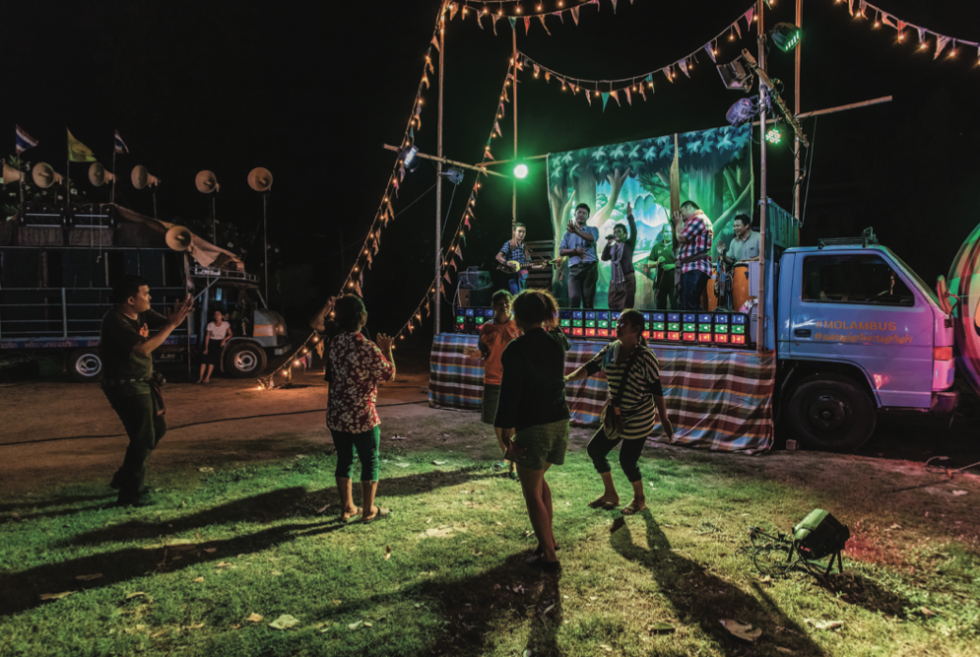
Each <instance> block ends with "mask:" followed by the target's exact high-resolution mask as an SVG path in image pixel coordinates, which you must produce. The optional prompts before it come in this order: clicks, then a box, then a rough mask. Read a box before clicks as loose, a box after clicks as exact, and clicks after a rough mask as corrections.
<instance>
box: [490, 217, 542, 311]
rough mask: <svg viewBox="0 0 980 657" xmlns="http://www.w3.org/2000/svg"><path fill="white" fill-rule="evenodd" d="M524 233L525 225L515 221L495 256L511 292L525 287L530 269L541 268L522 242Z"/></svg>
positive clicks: (516, 291)
mask: <svg viewBox="0 0 980 657" xmlns="http://www.w3.org/2000/svg"><path fill="white" fill-rule="evenodd" d="M525 235H527V227H526V226H525V225H524V224H522V223H520V222H517V223H515V224H514V227H513V229H512V232H511V237H510V239H509V240H508V241H506V242H504V245H503V246H502V247H500V251H499V252H498V253H497V256H496V259H497V262H498V263H500V266H499V267H498V269H500V271H502V272H504V273H505V274H507V285H508V287H509V288H510V293H511V294H517V293H518V292H520V291H521V290H523V289H525V288H526V287H527V275H528V273H529V271H530V270H531V269H540V268H541V266H539V265H536V264H533V263H532V262H531V252H530V251H528V248H527V244H526V243H525V242H524V237H525Z"/></svg>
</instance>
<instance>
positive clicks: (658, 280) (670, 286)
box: [643, 224, 677, 310]
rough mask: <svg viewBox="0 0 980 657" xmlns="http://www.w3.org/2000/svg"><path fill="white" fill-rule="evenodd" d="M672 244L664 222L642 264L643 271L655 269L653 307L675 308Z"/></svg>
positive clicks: (647, 272)
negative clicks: (644, 262)
mask: <svg viewBox="0 0 980 657" xmlns="http://www.w3.org/2000/svg"><path fill="white" fill-rule="evenodd" d="M674 262H675V261H674V246H673V238H672V237H671V229H670V224H665V225H664V227H663V229H662V230H661V231H660V235H658V236H657V241H656V242H655V243H654V245H653V249H651V250H650V255H649V256H648V257H647V262H646V264H645V265H643V273H644V274H649V273H650V270H651V269H655V270H656V271H655V272H654V282H653V289H654V291H655V295H656V296H655V303H654V307H655V308H656V309H657V310H667V302H668V301H669V302H670V309H671V310H677V294H676V292H675V287H674Z"/></svg>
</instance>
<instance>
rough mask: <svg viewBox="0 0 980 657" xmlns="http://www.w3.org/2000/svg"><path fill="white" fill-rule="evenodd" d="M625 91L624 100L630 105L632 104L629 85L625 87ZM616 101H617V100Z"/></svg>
mask: <svg viewBox="0 0 980 657" xmlns="http://www.w3.org/2000/svg"><path fill="white" fill-rule="evenodd" d="M625 91H626V102H627V103H629V104H630V107H632V106H633V97H632V96H631V95H630V88H629V87H626V89H625ZM617 102H619V101H617Z"/></svg>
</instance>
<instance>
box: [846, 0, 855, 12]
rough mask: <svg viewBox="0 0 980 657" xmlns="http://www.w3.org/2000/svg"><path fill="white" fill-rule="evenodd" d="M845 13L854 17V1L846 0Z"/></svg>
mask: <svg viewBox="0 0 980 657" xmlns="http://www.w3.org/2000/svg"><path fill="white" fill-rule="evenodd" d="M847 11H848V13H850V14H851V16H853V15H854V0H847Z"/></svg>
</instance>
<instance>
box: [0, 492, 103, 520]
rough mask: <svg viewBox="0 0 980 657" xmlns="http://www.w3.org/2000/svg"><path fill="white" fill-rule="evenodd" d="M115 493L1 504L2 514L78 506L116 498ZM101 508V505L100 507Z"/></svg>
mask: <svg viewBox="0 0 980 657" xmlns="http://www.w3.org/2000/svg"><path fill="white" fill-rule="evenodd" d="M115 496H116V492H115V491H107V492H106V493H104V494H103V495H71V496H68V497H51V498H48V499H45V500H37V501H34V500H26V499H25V500H23V501H22V502H10V503H7V504H0V513H8V512H14V511H17V510H18V509H31V510H33V509H44V508H47V507H51V506H66V505H69V504H77V503H78V502H91V501H93V500H104V499H105V498H107V497H115ZM100 506H101V505H100ZM78 510H81V509H67V510H66V511H55V512H53V515H63V514H64V513H70V512H74V511H78ZM20 517H21V519H26V518H28V517H30V518H43V517H46V514H44V513H39V514H34V515H32V516H25V515H21V516H20Z"/></svg>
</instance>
